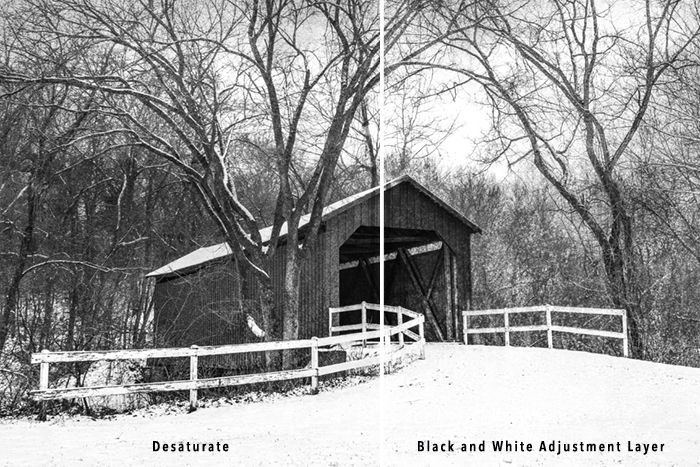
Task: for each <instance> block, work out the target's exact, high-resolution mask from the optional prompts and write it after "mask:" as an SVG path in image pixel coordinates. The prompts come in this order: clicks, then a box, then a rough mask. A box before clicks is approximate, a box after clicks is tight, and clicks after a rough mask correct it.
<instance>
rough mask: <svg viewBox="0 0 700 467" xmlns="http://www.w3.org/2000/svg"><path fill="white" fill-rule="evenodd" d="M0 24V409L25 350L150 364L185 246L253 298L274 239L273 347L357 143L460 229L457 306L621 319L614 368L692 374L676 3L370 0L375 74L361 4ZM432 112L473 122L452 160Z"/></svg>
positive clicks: (109, 3)
mask: <svg viewBox="0 0 700 467" xmlns="http://www.w3.org/2000/svg"><path fill="white" fill-rule="evenodd" d="M4 5H5V7H4V8H3V11H2V12H1V13H0V412H3V413H11V412H13V411H16V410H19V409H26V408H27V407H29V405H30V402H29V399H28V397H27V394H26V391H27V390H28V389H30V388H35V387H36V381H37V370H36V368H32V366H31V365H30V364H29V356H30V354H31V353H32V352H37V351H40V350H41V349H45V348H48V349H51V350H87V349H112V348H130V347H147V346H149V345H151V344H152V342H151V341H150V340H149V338H150V336H151V332H150V327H149V326H150V325H151V322H150V317H151V293H152V290H151V288H152V284H150V282H149V280H148V279H146V278H144V274H145V273H146V272H148V271H150V270H152V269H154V268H155V267H158V266H159V265H162V264H164V263H166V262H168V261H170V260H172V259H174V258H177V257H179V256H182V255H183V254H185V253H188V252H189V251H191V250H193V249H194V248H196V247H198V246H204V245H210V244H213V243H215V242H221V241H227V242H228V243H229V244H230V246H231V249H232V250H233V251H235V252H240V253H237V258H236V260H237V261H242V262H246V263H248V264H249V265H251V266H252V267H253V268H254V269H255V270H256V271H258V274H259V276H260V279H261V281H260V284H261V285H260V287H263V288H265V287H266V279H268V278H269V276H268V268H269V261H270V257H271V256H272V255H273V254H274V250H275V246H276V238H277V237H278V236H279V234H280V228H281V227H282V225H283V223H285V222H286V223H287V226H288V237H287V238H288V240H287V241H288V242H289V244H290V245H294V246H296V247H297V248H289V249H288V251H289V252H290V253H289V254H288V255H287V260H286V271H285V274H286V276H285V278H286V280H285V284H286V285H285V290H284V309H282V310H277V309H274V307H272V306H271V305H270V304H271V303H273V300H272V299H271V298H270V297H269V293H267V294H261V296H267V297H268V298H267V299H263V300H262V302H261V303H260V304H259V307H258V309H259V310H260V311H259V313H260V316H257V317H256V318H257V320H258V322H260V323H262V326H263V327H264V328H265V329H268V330H270V332H269V333H268V334H269V338H271V339H294V338H296V337H297V335H298V329H297V320H296V319H295V316H296V311H295V310H296V309H297V306H298V287H297V284H298V280H299V261H300V258H301V257H303V255H305V254H306V252H307V249H308V246H309V245H311V244H312V243H313V239H314V236H315V235H316V233H317V232H318V229H319V227H320V214H321V210H322V208H323V206H325V205H327V204H328V203H330V202H332V201H335V200H337V199H340V198H342V197H344V196H347V195H349V194H352V193H355V192H357V191H360V190H363V189H366V188H369V187H371V186H375V185H377V184H378V183H379V164H380V163H381V161H380V160H379V159H378V154H379V149H380V148H383V149H384V153H385V156H386V158H385V161H384V162H385V166H386V174H387V179H391V178H393V177H395V176H399V175H402V174H411V175H412V176H414V177H415V178H416V179H418V180H420V181H421V182H422V183H424V184H425V185H426V186H428V187H430V188H431V189H432V190H434V191H435V192H436V193H440V195H441V196H443V197H444V198H445V199H446V200H448V201H449V202H450V203H451V204H452V205H453V206H454V207H455V208H457V209H458V210H460V211H462V212H463V213H465V214H466V215H467V216H468V217H469V218H470V219H471V220H473V221H474V222H475V223H476V224H478V225H479V226H480V227H481V228H482V229H483V231H484V233H483V235H481V236H479V237H478V238H477V239H476V240H475V244H474V251H473V258H474V262H473V273H474V281H475V282H474V303H473V307H474V308H477V309H478V308H485V307H491V308H495V307H500V306H518V305H530V304H542V303H556V304H560V305H579V306H605V307H618V308H624V309H626V310H627V313H628V319H629V323H630V339H631V345H632V349H631V350H632V355H633V356H634V357H636V358H641V359H647V360H653V361H659V362H666V363H674V364H682V365H691V366H700V358H699V357H700V354H698V350H697V349H698V348H700V341H699V338H698V332H699V331H700V308H699V307H698V303H700V288H698V280H699V279H700V269H699V266H700V210H699V208H698V207H699V204H698V197H699V196H700V155H699V154H700V152H699V150H700V140H699V139H698V135H699V134H700V115H699V114H700V79H699V78H700V47H699V46H700V37H699V36H700V9H699V8H700V5H698V4H697V2H695V1H687V2H682V1H667V0H662V1H656V0H646V1H643V0H634V1H633V0H630V1H614V0H613V1H609V2H597V1H593V0H573V1H564V0H548V1H543V2H539V1H538V2H528V1H525V0H516V1H512V0H498V1H477V2H472V1H454V2H433V1H422V0H387V2H386V5H385V17H386V18H385V19H386V21H385V24H384V30H385V34H384V43H385V56H384V57H380V24H379V9H378V3H377V2H376V1H371V0H338V1H332V2H331V1H322V0H321V1H315V0H265V1H263V0H182V1H176V0H138V1H133V2H124V1H120V0H9V1H7V2H5V4H4ZM380 67H383V70H384V73H385V76H386V102H385V103H384V107H383V110H384V121H385V123H386V127H385V135H386V138H385V140H384V141H379V140H378V128H379V112H380V110H382V109H380V106H379V102H378V92H379V84H380V76H379V72H380ZM445 101H449V102H451V103H455V104H456V105H457V106H459V107H461V108H462V109H463V112H465V113H466V112H475V111H476V109H481V110H482V111H483V115H484V118H485V119H490V122H489V123H490V130H489V131H487V132H485V134H483V135H482V137H480V139H479V140H478V141H476V144H475V145H474V147H473V148H469V150H468V151H462V152H459V151H457V152H456V149H455V147H454V146H449V145H447V144H446V141H448V140H449V139H450V138H452V137H454V136H455V135H456V134H459V133H460V131H463V128H461V127H460V125H459V117H460V116H459V112H458V113H457V114H455V115H452V116H450V115H447V116H445V115H442V114H441V113H440V108H441V105H442V104H441V103H443V102H445ZM438 117H440V118H438ZM447 157H449V158H450V160H452V161H455V162H454V163H450V164H445V163H444V159H445V158H447ZM307 213H310V214H311V226H312V227H311V230H310V234H309V235H308V236H306V237H305V238H304V239H303V241H301V242H300V238H299V236H298V235H297V228H298V226H299V221H300V218H301V216H302V215H304V214H307ZM266 226H273V229H272V241H271V242H270V247H269V248H267V247H264V246H263V242H262V240H261V238H260V235H259V230H260V229H261V228H263V227H266ZM268 292H269V291H268ZM67 371H72V372H73V373H75V374H73V376H74V377H77V378H80V377H81V373H80V372H81V371H84V369H81V368H77V367H76V368H73V369H70V370H67Z"/></svg>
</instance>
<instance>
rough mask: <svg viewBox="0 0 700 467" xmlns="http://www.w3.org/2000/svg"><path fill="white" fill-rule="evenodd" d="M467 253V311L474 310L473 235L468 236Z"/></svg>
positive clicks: (465, 255) (465, 258)
mask: <svg viewBox="0 0 700 467" xmlns="http://www.w3.org/2000/svg"><path fill="white" fill-rule="evenodd" d="M466 246H467V248H466V250H467V251H466V252H465V254H464V262H465V265H464V267H463V269H464V275H465V276H466V277H465V281H466V284H467V292H466V293H467V296H466V297H465V298H464V299H465V302H466V303H465V306H466V309H467V310H471V309H472V287H473V286H472V234H469V235H468V236H467V242H466Z"/></svg>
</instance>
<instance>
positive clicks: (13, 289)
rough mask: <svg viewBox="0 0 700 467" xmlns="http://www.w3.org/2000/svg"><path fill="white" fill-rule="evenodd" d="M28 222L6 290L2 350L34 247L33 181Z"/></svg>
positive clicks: (0, 323)
mask: <svg viewBox="0 0 700 467" xmlns="http://www.w3.org/2000/svg"><path fill="white" fill-rule="evenodd" d="M26 196H27V224H26V225H25V227H24V230H23V232H22V239H21V240H20V245H19V258H18V259H17V264H16V266H15V270H14V273H13V275H12V281H11V282H10V285H9V286H8V288H7V290H6V291H5V306H4V308H3V310H2V314H0V352H2V351H3V350H4V348H5V343H6V342H7V337H8V335H9V334H10V329H11V328H12V325H13V322H14V320H13V317H14V314H15V312H16V309H17V302H18V301H19V286H20V282H21V281H22V276H23V273H24V268H25V266H26V263H27V258H28V256H29V255H30V254H31V253H32V250H33V247H34V223H35V220H36V209H35V208H36V193H35V191H34V185H33V182H30V183H29V185H28V186H27V195H26Z"/></svg>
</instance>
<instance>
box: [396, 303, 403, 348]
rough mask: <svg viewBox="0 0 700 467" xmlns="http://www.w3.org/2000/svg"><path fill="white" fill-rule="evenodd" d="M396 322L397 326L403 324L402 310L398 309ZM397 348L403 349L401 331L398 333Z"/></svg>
mask: <svg viewBox="0 0 700 467" xmlns="http://www.w3.org/2000/svg"><path fill="white" fill-rule="evenodd" d="M396 320H397V324H398V325H399V326H401V325H402V324H403V308H399V312H398V313H396ZM399 347H403V331H401V332H400V333H399Z"/></svg>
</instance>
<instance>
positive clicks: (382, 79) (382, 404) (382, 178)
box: [377, 0, 386, 466]
mask: <svg viewBox="0 0 700 467" xmlns="http://www.w3.org/2000/svg"><path fill="white" fill-rule="evenodd" d="M378 3H379V5H378V6H379V102H378V103H377V104H378V106H379V135H378V139H379V141H378V143H377V146H378V147H377V162H378V163H379V329H380V330H381V332H380V337H379V465H380V466H384V465H386V459H385V457H384V451H385V449H384V445H385V443H386V439H385V432H386V427H385V423H386V394H385V393H386V388H385V378H384V365H385V363H386V354H385V346H384V343H385V342H384V341H385V336H384V301H385V296H384V272H385V271H384V226H385V223H384V214H385V213H384V198H385V196H384V185H385V184H386V173H385V171H384V120H385V118H386V115H385V112H384V104H385V99H384V97H385V90H386V76H385V75H384V67H385V57H384V53H385V42H384V34H385V29H384V20H385V18H384V6H385V5H384V0H379V2H378Z"/></svg>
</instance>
